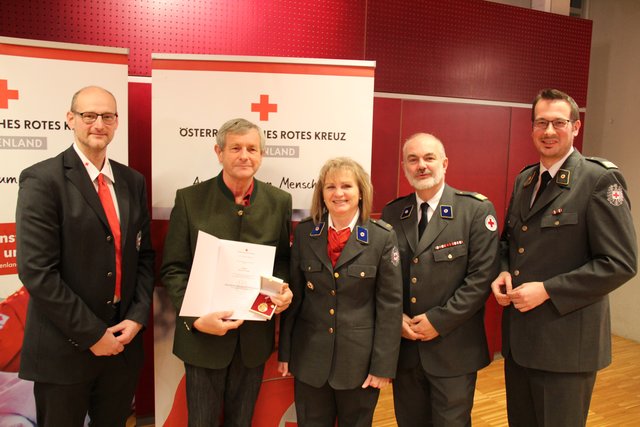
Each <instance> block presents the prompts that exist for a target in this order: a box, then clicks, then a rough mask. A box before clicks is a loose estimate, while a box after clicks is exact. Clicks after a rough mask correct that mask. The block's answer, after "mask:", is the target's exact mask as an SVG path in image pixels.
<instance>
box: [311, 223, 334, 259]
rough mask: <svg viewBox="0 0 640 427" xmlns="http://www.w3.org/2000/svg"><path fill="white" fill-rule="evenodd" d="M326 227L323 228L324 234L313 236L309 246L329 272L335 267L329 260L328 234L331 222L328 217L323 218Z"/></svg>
mask: <svg viewBox="0 0 640 427" xmlns="http://www.w3.org/2000/svg"><path fill="white" fill-rule="evenodd" d="M323 221H324V227H323V228H322V232H321V233H320V234H319V235H317V236H312V237H311V238H310V239H309V240H310V241H309V246H310V247H311V250H312V251H313V253H314V254H315V255H316V257H317V258H318V260H320V262H322V264H324V266H325V267H326V268H327V270H329V271H332V270H333V266H332V265H331V260H330V259H329V255H328V254H327V233H328V231H327V230H328V229H329V222H328V220H327V218H326V217H324V218H323Z"/></svg>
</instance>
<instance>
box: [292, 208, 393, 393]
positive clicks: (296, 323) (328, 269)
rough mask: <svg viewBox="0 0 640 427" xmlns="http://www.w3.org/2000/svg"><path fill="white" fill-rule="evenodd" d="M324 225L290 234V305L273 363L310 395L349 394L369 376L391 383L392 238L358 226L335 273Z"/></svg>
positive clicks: (306, 224)
mask: <svg viewBox="0 0 640 427" xmlns="http://www.w3.org/2000/svg"><path fill="white" fill-rule="evenodd" d="M324 224H325V225H324V226H323V227H322V229H321V230H319V232H318V231H316V232H314V233H313V234H312V231H313V230H314V228H315V227H316V226H315V225H314V224H313V222H312V221H311V220H303V221H302V222H300V224H299V225H298V227H296V231H295V238H294V243H293V250H292V257H291V290H292V291H293V303H292V304H291V307H289V309H288V310H287V311H285V312H284V313H283V318H282V319H283V320H282V323H281V330H280V343H279V346H280V347H279V360H280V361H283V362H289V369H290V371H291V372H292V374H293V375H294V376H295V377H296V379H298V380H300V381H302V382H304V383H307V384H310V385H312V386H314V387H320V386H322V385H324V384H325V383H327V382H329V385H330V386H331V387H333V388H334V389H338V390H345V389H354V388H357V387H360V386H361V385H362V383H363V382H364V381H365V379H366V378H367V375H368V374H372V375H376V376H379V377H385V378H393V377H395V372H396V365H397V360H398V347H399V344H400V333H401V326H402V323H401V322H402V287H401V282H400V260H399V255H398V248H397V241H396V236H395V233H394V232H393V230H391V227H390V226H389V225H388V224H384V223H383V222H375V221H369V222H368V223H366V224H364V226H363V229H366V230H367V231H366V232H364V233H365V235H362V234H361V233H362V232H363V231H362V230H360V232H359V231H358V228H357V227H356V228H354V230H353V232H352V233H351V236H350V237H349V240H348V241H347V243H346V245H345V247H344V249H343V250H342V253H341V254H340V258H339V259H338V261H337V263H336V266H335V268H334V267H333V266H332V265H331V261H330V260H329V256H328V254H327V228H328V223H327V222H326V220H325V222H324ZM358 225H360V224H359V223H358ZM359 234H360V240H359V239H358V235H359Z"/></svg>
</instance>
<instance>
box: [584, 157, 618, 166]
mask: <svg viewBox="0 0 640 427" xmlns="http://www.w3.org/2000/svg"><path fill="white" fill-rule="evenodd" d="M585 159H587V160H589V161H591V162H594V163H598V164H599V165H600V166H603V167H605V168H607V169H618V166H616V164H615V163H613V162H610V161H609V160H607V159H603V158H602V157H585Z"/></svg>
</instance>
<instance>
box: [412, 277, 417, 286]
mask: <svg viewBox="0 0 640 427" xmlns="http://www.w3.org/2000/svg"><path fill="white" fill-rule="evenodd" d="M411 283H413V284H414V285H415V284H416V283H418V279H417V278H415V277H412V278H411Z"/></svg>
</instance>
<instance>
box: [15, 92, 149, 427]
mask: <svg viewBox="0 0 640 427" xmlns="http://www.w3.org/2000/svg"><path fill="white" fill-rule="evenodd" d="M67 125H68V126H69V127H70V128H71V129H72V130H73V134H74V139H75V142H74V144H73V145H72V146H71V147H70V148H68V149H67V150H65V151H64V152H62V153H60V154H59V155H58V156H56V157H54V158H51V159H48V160H45V161H43V162H40V163H37V164H35V165H33V166H31V167H29V168H27V169H25V170H24V171H22V173H21V175H20V189H19V192H18V207H17V212H16V231H17V259H18V274H19V277H20V280H21V281H22V283H23V284H24V286H25V287H26V288H27V290H28V291H29V294H30V296H31V298H30V301H29V308H28V312H27V322H26V327H25V333H24V344H23V349H22V358H21V364H20V377H21V378H23V379H27V380H31V381H34V382H35V384H34V395H35V400H36V409H37V421H38V425H39V426H41V427H42V426H44V427H46V426H52V427H59V426H70V427H80V426H82V425H84V421H85V417H86V415H87V413H88V414H89V417H90V419H91V425H92V426H105V427H113V426H124V425H125V422H126V419H127V417H128V416H129V414H130V413H131V401H132V398H133V395H134V391H135V387H136V384H137V380H138V374H139V372H140V368H141V366H142V362H143V348H142V334H141V333H140V331H141V329H142V328H143V326H144V325H145V324H146V322H147V319H148V317H149V309H150V307H151V297H152V291H153V267H154V254H153V250H152V248H151V240H150V234H149V224H150V217H149V211H148V207H147V192H146V187H145V181H144V178H143V176H142V175H141V174H140V173H138V172H136V171H134V170H133V169H131V168H129V167H127V166H124V165H122V164H120V163H118V162H116V161H113V160H110V159H109V158H108V157H107V146H108V145H109V143H110V142H111V140H112V139H113V136H114V133H115V131H116V129H117V127H118V112H117V105H116V100H115V98H114V96H113V95H112V94H111V93H110V92H108V91H106V90H105V89H102V88H100V87H95V86H90V87H85V88H83V89H81V90H79V91H78V92H76V94H75V95H74V96H73V98H72V101H71V109H70V111H69V112H68V113H67Z"/></svg>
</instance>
